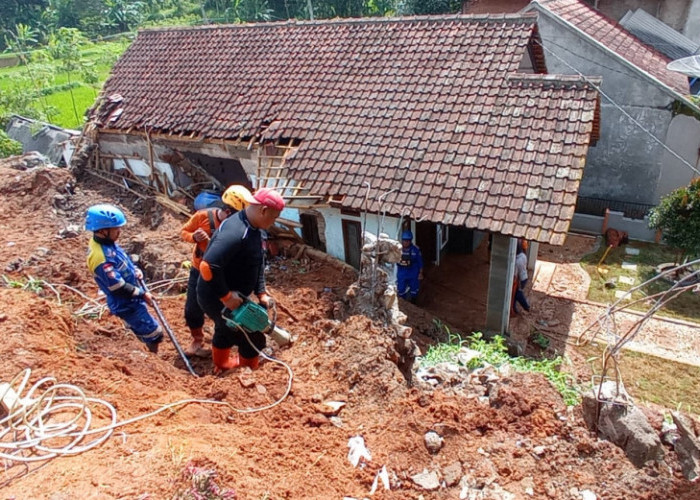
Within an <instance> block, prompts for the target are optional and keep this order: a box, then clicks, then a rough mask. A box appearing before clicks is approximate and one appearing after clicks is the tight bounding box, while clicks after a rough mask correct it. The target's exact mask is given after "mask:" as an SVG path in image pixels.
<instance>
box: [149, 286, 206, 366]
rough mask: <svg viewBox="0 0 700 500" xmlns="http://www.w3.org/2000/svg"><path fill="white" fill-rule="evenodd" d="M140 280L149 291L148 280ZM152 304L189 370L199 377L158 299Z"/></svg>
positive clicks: (152, 301)
mask: <svg viewBox="0 0 700 500" xmlns="http://www.w3.org/2000/svg"><path fill="white" fill-rule="evenodd" d="M139 282H140V283H141V286H142V287H143V289H144V291H145V292H146V293H148V287H147V286H146V282H145V281H144V280H139ZM151 305H152V306H153V309H155V311H156V314H157V315H158V319H160V322H161V324H162V325H163V329H164V330H165V332H166V333H167V334H168V337H170V340H171V341H172V343H173V345H174V346H175V350H176V351H177V353H178V354H179V355H180V358H182V361H184V362H185V366H186V367H187V370H188V371H189V372H190V373H191V374H192V375H194V376H195V377H199V375H197V372H195V371H194V369H193V368H192V365H191V364H190V360H189V359H187V356H186V355H185V352H184V351H183V350H182V347H180V344H178V342H177V339H176V338H175V334H174V333H173V331H172V330H171V329H170V325H168V322H167V321H166V320H165V316H163V311H161V310H160V307H158V303H157V302H156V299H152V300H151Z"/></svg>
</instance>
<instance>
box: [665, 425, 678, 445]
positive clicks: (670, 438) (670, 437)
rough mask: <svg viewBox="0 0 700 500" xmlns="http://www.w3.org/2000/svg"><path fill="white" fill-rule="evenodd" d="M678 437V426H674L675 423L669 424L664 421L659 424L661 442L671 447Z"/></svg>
mask: <svg viewBox="0 0 700 500" xmlns="http://www.w3.org/2000/svg"><path fill="white" fill-rule="evenodd" d="M678 438H680V434H679V432H678V427H676V424H669V423H668V422H664V423H663V424H662V425H661V442H662V443H664V444H665V445H668V446H670V447H671V448H673V447H674V446H675V444H676V441H678Z"/></svg>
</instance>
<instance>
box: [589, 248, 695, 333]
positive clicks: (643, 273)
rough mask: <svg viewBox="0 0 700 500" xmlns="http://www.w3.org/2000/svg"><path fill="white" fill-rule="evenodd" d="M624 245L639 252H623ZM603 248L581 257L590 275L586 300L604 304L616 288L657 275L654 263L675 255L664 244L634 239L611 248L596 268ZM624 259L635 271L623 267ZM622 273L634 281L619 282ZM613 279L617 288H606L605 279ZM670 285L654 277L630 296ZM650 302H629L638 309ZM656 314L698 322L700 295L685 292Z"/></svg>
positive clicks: (661, 290)
mask: <svg viewBox="0 0 700 500" xmlns="http://www.w3.org/2000/svg"><path fill="white" fill-rule="evenodd" d="M625 247H634V248H638V249H639V250H640V252H639V255H627V254H625ZM605 250H606V247H605V246H603V245H601V248H600V249H598V250H597V251H596V252H594V253H592V254H588V255H586V256H584V257H583V259H582V260H581V266H583V268H584V270H585V271H586V272H587V273H588V274H589V275H590V277H591V285H590V288H589V289H588V299H589V300H592V301H594V302H600V303H603V304H610V303H612V302H615V301H616V300H617V298H616V297H615V291H617V290H629V289H630V288H633V287H635V286H638V285H640V284H641V283H643V282H645V281H647V280H649V279H651V278H653V277H654V276H656V271H655V268H656V266H658V265H659V264H662V263H665V262H673V261H674V260H675V259H676V257H677V254H676V252H675V251H674V250H673V249H671V248H669V247H667V246H665V245H658V244H654V243H645V242H640V241H634V242H631V243H630V244H628V245H623V246H622V247H617V248H612V249H611V250H610V252H609V253H608V255H607V256H606V258H605V261H604V262H603V263H602V264H601V265H600V266H599V267H598V266H597V264H598V262H599V261H600V259H601V257H602V256H603V254H604V252H605ZM623 262H629V263H633V264H636V265H637V270H636V272H635V271H631V270H627V269H622V263H623ZM599 270H600V272H599ZM621 276H627V277H633V278H634V280H635V281H634V284H633V285H626V284H623V283H620V281H619V278H620V277H621ZM612 280H614V281H615V283H616V287H615V288H606V286H605V283H606V281H612ZM671 286H672V284H671V283H670V282H667V281H663V280H657V281H656V282H654V283H653V284H651V285H649V286H647V287H645V288H644V289H643V290H640V291H638V292H635V293H633V296H632V298H633V300H634V299H641V298H644V297H648V296H650V295H654V294H656V293H659V292H663V291H665V290H668V289H669V288H670V287H671ZM651 303H653V301H643V302H639V303H635V304H632V305H631V306H630V307H631V308H632V309H635V310H638V311H646V310H648V309H649V306H650V305H651ZM658 314H659V315H661V316H666V317H672V318H676V319H683V320H686V321H694V322H700V295H698V294H694V293H692V292H691V291H687V292H685V293H683V294H682V295H680V296H679V297H677V298H676V299H674V300H673V301H672V302H670V303H669V304H667V305H666V306H665V307H664V308H663V309H661V310H660V311H659V312H658Z"/></svg>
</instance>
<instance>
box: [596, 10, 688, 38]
mask: <svg viewBox="0 0 700 500" xmlns="http://www.w3.org/2000/svg"><path fill="white" fill-rule="evenodd" d="M588 3H589V4H590V5H592V6H593V7H595V8H597V9H598V10H599V11H600V12H602V13H603V14H605V15H606V16H608V17H610V18H611V19H615V20H620V19H622V18H623V16H624V15H625V14H626V13H627V11H629V10H635V9H644V11H646V12H647V13H648V14H651V15H652V16H654V17H655V18H657V19H658V20H660V21H662V22H663V23H665V24H667V25H669V26H670V27H671V28H673V29H675V30H676V31H678V32H679V33H682V34H683V35H685V36H686V37H688V38H689V39H691V40H693V41H694V42H696V43H700V0H624V1H620V0H589V1H588Z"/></svg>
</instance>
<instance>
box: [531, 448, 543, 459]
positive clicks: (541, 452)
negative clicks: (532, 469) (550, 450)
mask: <svg viewBox="0 0 700 500" xmlns="http://www.w3.org/2000/svg"><path fill="white" fill-rule="evenodd" d="M532 451H533V452H534V453H535V455H538V456H540V457H541V456H542V455H544V452H545V451H547V447H546V446H535V447H534V448H533V449H532Z"/></svg>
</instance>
